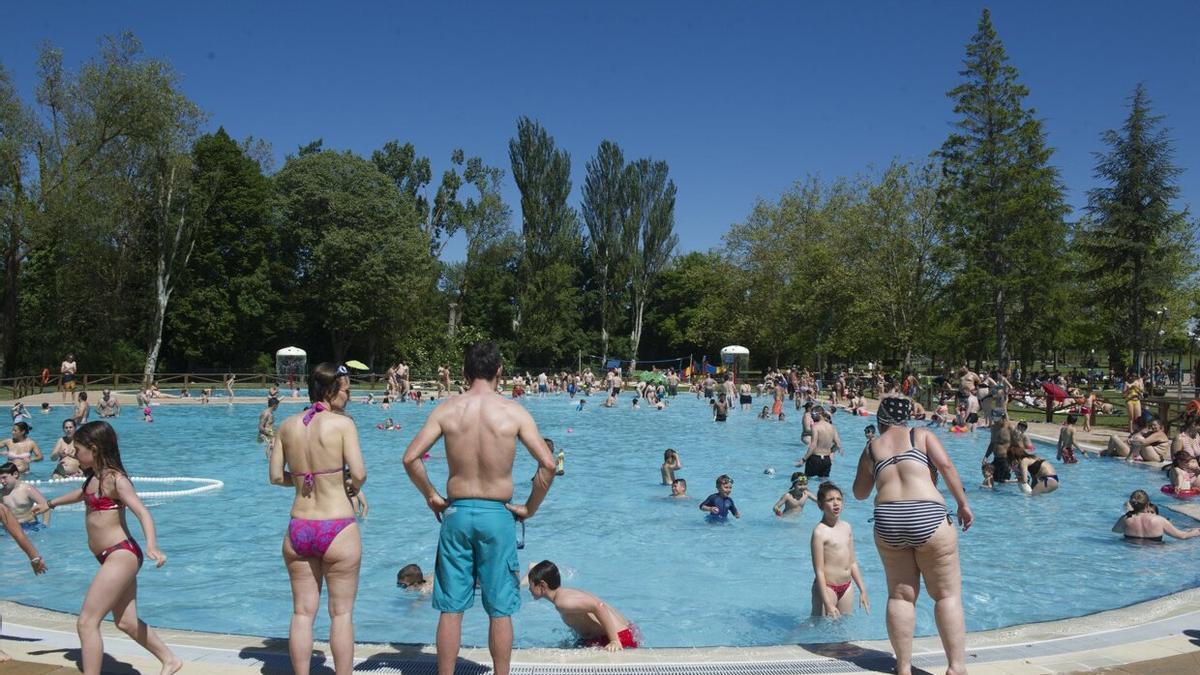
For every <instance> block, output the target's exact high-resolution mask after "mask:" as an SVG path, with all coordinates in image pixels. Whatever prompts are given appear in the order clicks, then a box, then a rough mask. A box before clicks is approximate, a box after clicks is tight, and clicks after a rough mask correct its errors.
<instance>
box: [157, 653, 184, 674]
mask: <svg viewBox="0 0 1200 675" xmlns="http://www.w3.org/2000/svg"><path fill="white" fill-rule="evenodd" d="M182 667H183V661H180V660H179V659H178V658H174V657H173V658H172V659H171V660H170V661H166V662H164V663H163V667H162V670H160V671H158V675H173V673H178V672H179V669H180V668H182Z"/></svg>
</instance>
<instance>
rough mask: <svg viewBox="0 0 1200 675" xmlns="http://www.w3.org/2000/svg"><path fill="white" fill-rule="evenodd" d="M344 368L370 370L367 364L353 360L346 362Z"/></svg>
mask: <svg viewBox="0 0 1200 675" xmlns="http://www.w3.org/2000/svg"><path fill="white" fill-rule="evenodd" d="M346 367H347V368H353V369H355V370H370V368H369V367H368V366H367V364H365V363H363V362H362V361H355V360H354V359H351V360H349V361H347V362H346Z"/></svg>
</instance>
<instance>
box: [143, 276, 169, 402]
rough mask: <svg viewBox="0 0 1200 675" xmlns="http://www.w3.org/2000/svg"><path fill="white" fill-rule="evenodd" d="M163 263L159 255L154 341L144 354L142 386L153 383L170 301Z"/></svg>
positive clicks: (155, 285) (153, 326)
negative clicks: (144, 366) (144, 364)
mask: <svg viewBox="0 0 1200 675" xmlns="http://www.w3.org/2000/svg"><path fill="white" fill-rule="evenodd" d="M164 267H165V261H164V260H163V258H162V256H161V255H160V256H159V258H158V274H157V278H156V279H155V280H154V290H155V291H156V293H155V298H154V300H155V302H154V323H153V324H152V325H151V327H152V328H153V329H154V339H153V341H152V342H151V343H150V350H149V351H148V352H146V368H145V370H143V371H142V384H150V383H151V382H153V381H154V371H155V370H156V369H157V368H158V353H159V351H160V350H161V349H162V332H163V321H164V320H165V319H166V317H167V301H168V300H170V299H171V289H170V288H169V287H168V286H167V283H168V281H167V280H166V279H164V278H163V276H164V275H163V268H164Z"/></svg>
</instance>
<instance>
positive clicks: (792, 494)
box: [773, 471, 816, 517]
mask: <svg viewBox="0 0 1200 675" xmlns="http://www.w3.org/2000/svg"><path fill="white" fill-rule="evenodd" d="M810 499H812V500H814V501H815V500H816V496H814V495H813V493H812V492H810V491H809V489H808V476H805V475H804V472H803V471H796V472H795V473H793V474H792V487H791V488H790V489H789V490H788V491H787V492H785V493H783V496H782V497H780V498H779V501H777V502H775V507H774V509H773V510H774V511H775V515H777V516H780V517H782V516H786V515H788V514H792V513H795V514H799V513H800V512H802V511H804V503H805V502H807V501H808V500H810Z"/></svg>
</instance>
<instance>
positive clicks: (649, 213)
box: [625, 159, 679, 371]
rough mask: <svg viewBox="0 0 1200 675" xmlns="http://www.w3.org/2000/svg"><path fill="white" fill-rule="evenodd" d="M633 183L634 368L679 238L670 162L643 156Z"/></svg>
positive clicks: (631, 174)
mask: <svg viewBox="0 0 1200 675" xmlns="http://www.w3.org/2000/svg"><path fill="white" fill-rule="evenodd" d="M626 173H627V174H628V179H627V183H628V185H629V215H628V218H629V220H628V225H627V227H626V228H625V231H626V232H627V233H628V235H629V244H628V245H627V246H628V248H627V250H628V254H629V290H630V294H631V296H632V297H631V299H632V305H633V306H632V309H633V331H632V333H630V336H629V339H630V345H629V347H630V361H631V363H630V366H629V368H630V370H631V371H632V370H636V369H637V358H638V345H639V344H640V343H641V340H642V320H643V318H644V317H645V313H646V301H647V299H648V298H649V295H650V287H651V285H652V283H653V281H654V279H655V277H657V276H658V274H659V272H661V271H662V270H663V268H664V267H666V266H667V262H668V261H669V260H670V259H671V254H672V253H673V252H674V250H675V245H676V244H677V243H678V242H679V238H678V237H676V236H675V182H674V181H672V180H670V179H668V178H667V173H668V168H667V163H666V162H663V161H658V162H655V161H653V160H650V159H639V160H638V161H636V162H634V163H632V164H630V165H629V167H628V168H627V169H626Z"/></svg>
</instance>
